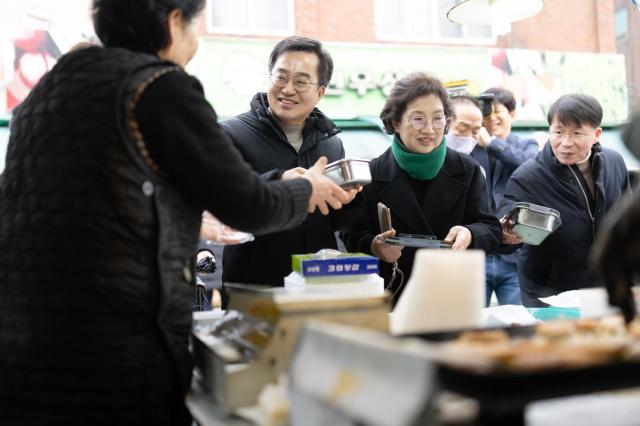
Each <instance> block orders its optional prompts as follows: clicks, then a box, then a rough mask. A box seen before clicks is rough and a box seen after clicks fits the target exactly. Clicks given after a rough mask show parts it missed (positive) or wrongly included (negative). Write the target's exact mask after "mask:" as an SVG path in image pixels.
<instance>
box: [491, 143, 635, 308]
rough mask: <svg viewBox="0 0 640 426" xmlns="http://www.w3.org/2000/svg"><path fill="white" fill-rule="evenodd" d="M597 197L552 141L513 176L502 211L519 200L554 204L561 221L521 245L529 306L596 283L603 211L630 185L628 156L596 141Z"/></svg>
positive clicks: (520, 267) (524, 290) (520, 270)
mask: <svg viewBox="0 0 640 426" xmlns="http://www.w3.org/2000/svg"><path fill="white" fill-rule="evenodd" d="M590 161H591V164H592V173H593V178H594V184H595V198H594V197H592V196H591V193H590V191H589V189H588V187H587V183H586V181H585V179H584V176H583V175H582V173H581V172H580V170H579V169H578V167H577V166H575V165H573V166H566V165H563V164H561V163H560V162H559V161H558V160H557V159H556V158H555V156H554V155H553V151H552V150H551V145H550V144H549V143H547V144H546V145H545V147H544V148H543V150H542V151H541V152H540V153H539V154H538V155H537V156H536V157H535V158H533V159H531V160H529V161H527V162H526V163H524V164H523V165H522V166H520V168H519V169H517V170H516V171H515V172H514V173H513V174H512V175H511V178H510V179H509V182H508V183H507V187H506V189H505V192H504V199H503V200H502V203H501V205H500V207H499V211H498V215H499V216H500V217H502V215H504V214H505V213H507V212H508V211H509V210H510V209H511V207H512V205H513V204H514V203H516V202H529V203H534V204H538V205H541V206H545V207H551V208H553V209H556V210H558V211H559V212H560V217H561V220H562V225H561V226H560V227H559V228H558V229H557V230H556V231H555V232H554V233H552V234H551V235H549V236H548V237H547V238H546V239H545V240H544V241H543V242H542V244H540V245H538V246H532V245H528V244H525V245H524V246H523V247H522V249H521V250H520V256H519V260H518V275H519V280H520V289H521V293H522V301H523V304H524V305H525V306H545V305H544V304H543V303H542V302H540V301H539V300H538V297H546V296H551V295H554V294H557V293H560V292H563V291H566V290H574V289H578V288H583V287H591V286H593V285H594V280H593V278H592V277H591V275H590V273H589V267H588V257H589V250H590V249H591V245H592V244H593V239H594V236H595V234H596V233H597V231H598V228H599V227H600V224H601V222H602V218H603V217H604V215H605V214H606V213H607V212H608V211H609V210H610V209H611V207H612V206H613V205H615V204H616V203H617V202H618V201H619V200H620V198H621V197H622V196H623V195H624V193H625V192H626V191H627V190H628V188H629V178H628V175H627V169H626V167H625V163H624V160H623V159H622V157H621V156H620V154H618V153H617V152H615V151H613V150H610V149H607V148H603V147H602V146H600V144H599V143H598V144H595V145H594V146H593V148H592V151H591V159H590Z"/></svg>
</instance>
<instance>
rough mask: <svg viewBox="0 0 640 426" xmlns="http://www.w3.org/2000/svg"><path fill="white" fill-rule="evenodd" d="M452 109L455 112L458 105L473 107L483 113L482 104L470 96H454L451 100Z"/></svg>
mask: <svg viewBox="0 0 640 426" xmlns="http://www.w3.org/2000/svg"><path fill="white" fill-rule="evenodd" d="M449 101H450V103H451V108H452V109H453V110H454V111H455V109H456V105H473V106H475V107H476V108H478V109H479V110H480V112H482V105H481V104H480V102H479V101H478V100H477V99H476V98H474V97H473V96H470V95H454V96H451V97H450V98H449Z"/></svg>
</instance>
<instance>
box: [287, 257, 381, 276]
mask: <svg viewBox="0 0 640 426" xmlns="http://www.w3.org/2000/svg"><path fill="white" fill-rule="evenodd" d="M291 263H292V266H293V270H294V271H296V272H299V273H300V274H301V275H302V276H304V277H323V276H325V277H326V276H332V275H362V274H377V273H378V258H377V257H374V256H369V255H366V254H363V253H341V254H340V255H339V256H337V257H333V258H330V259H318V257H317V256H316V255H314V254H294V255H292V256H291Z"/></svg>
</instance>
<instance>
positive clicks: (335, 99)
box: [189, 39, 628, 123]
mask: <svg viewBox="0 0 640 426" xmlns="http://www.w3.org/2000/svg"><path fill="white" fill-rule="evenodd" d="M275 43H276V42H275V41H271V40H270V41H236V40H214V39H202V40H201V44H200V49H199V51H198V54H197V56H196V58H195V59H194V61H192V63H191V64H190V66H189V70H190V71H191V72H192V73H194V74H195V75H196V76H198V78H200V80H201V81H202V82H203V84H204V87H205V92H206V95H207V98H208V99H209V101H210V102H211V103H212V104H213V106H214V107H215V109H216V111H217V112H218V114H219V115H220V116H221V117H229V116H233V115H236V114H240V113H242V112H245V111H247V110H248V108H249V101H250V100H251V98H252V97H253V95H254V94H255V93H256V92H258V91H264V90H265V89H266V87H267V73H268V70H267V60H268V56H269V53H270V51H271V49H272V48H273V46H274V44H275ZM325 46H326V48H327V49H328V50H329V52H330V53H331V55H332V57H333V60H334V75H333V78H332V80H331V84H330V86H329V87H328V88H327V91H326V95H325V97H324V98H323V99H322V101H321V102H320V105H319V107H320V109H321V110H322V111H324V112H325V113H327V114H328V115H329V116H330V117H332V118H352V117H356V116H363V115H365V116H366V115H370V116H378V115H379V113H380V110H381V109H382V105H383V104H384V100H385V98H386V96H387V94H388V92H389V90H390V88H391V87H392V85H393V83H394V82H395V80H396V79H397V78H398V77H401V76H404V75H406V74H408V73H410V72H414V71H425V72H428V73H431V74H433V75H435V76H437V77H438V78H440V79H441V80H442V81H444V82H447V81H454V80H468V81H469V89H470V91H471V92H472V93H473V94H477V93H479V92H480V91H481V90H484V89H485V88H487V87H491V86H501V87H505V88H508V89H509V90H512V91H513V92H514V93H515V95H516V98H517V100H518V106H519V114H518V117H517V118H518V119H519V120H523V121H535V122H541V121H544V120H545V115H546V111H547V110H548V107H549V106H550V105H551V103H552V102H553V101H554V100H555V99H557V98H558V97H559V96H560V95H562V94H565V93H587V94H590V95H593V96H595V97H596V98H598V99H599V100H600V102H601V103H602V104H603V107H604V109H605V121H606V122H609V123H619V122H622V121H624V120H626V118H627V113H628V112H627V86H626V78H625V66H624V57H623V56H622V55H618V54H596V53H573V52H571V53H567V52H541V51H534V50H522V49H507V50H505V49H489V48H484V47H458V46H447V47H432V46H429V47H425V46H417V45H416V46H411V45H386V44H353V43H325Z"/></svg>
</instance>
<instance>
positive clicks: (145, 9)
mask: <svg viewBox="0 0 640 426" xmlns="http://www.w3.org/2000/svg"><path fill="white" fill-rule="evenodd" d="M204 6H205V0H93V5H92V8H91V14H92V16H93V27H94V29H95V31H96V35H97V36H98V38H99V39H100V41H101V42H102V44H103V45H104V46H106V47H123V48H125V49H129V50H133V51H136V52H145V53H152V54H156V53H158V51H160V50H162V49H163V48H165V47H167V45H168V44H169V28H168V26H167V17H168V16H169V13H171V11H172V10H174V9H178V10H180V11H182V16H183V18H184V20H185V21H190V20H191V19H193V18H194V17H195V16H196V15H197V14H198V13H199V12H200V11H201V10H202V9H203V8H204Z"/></svg>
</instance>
